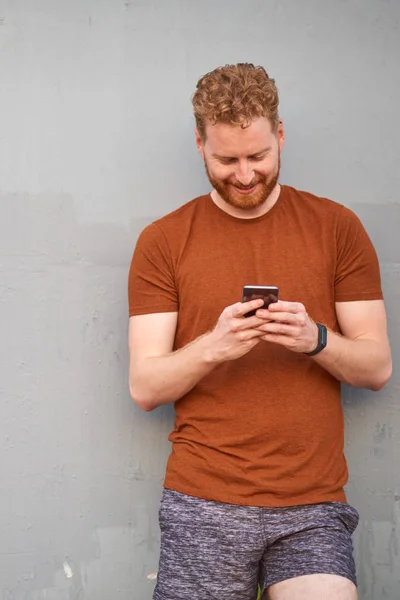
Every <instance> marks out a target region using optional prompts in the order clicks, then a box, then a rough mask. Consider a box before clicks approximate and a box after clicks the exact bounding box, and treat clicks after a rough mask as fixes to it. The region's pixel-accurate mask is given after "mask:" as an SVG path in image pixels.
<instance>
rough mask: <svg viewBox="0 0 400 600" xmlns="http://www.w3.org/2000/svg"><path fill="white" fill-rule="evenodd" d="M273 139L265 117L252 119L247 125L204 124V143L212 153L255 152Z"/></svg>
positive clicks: (225, 154) (224, 154) (259, 150)
mask: <svg viewBox="0 0 400 600" xmlns="http://www.w3.org/2000/svg"><path fill="white" fill-rule="evenodd" d="M272 139H273V132H272V128H271V124H270V122H269V121H268V119H266V118H265V117H264V118H262V120H261V118H260V119H258V120H255V121H253V122H252V123H251V124H250V125H249V126H248V127H245V128H242V127H241V126H240V125H227V124H225V123H216V124H215V125H212V124H211V123H208V124H207V126H206V145H208V147H209V149H210V150H211V152H212V153H213V154H217V155H220V156H234V155H236V154H238V152H240V154H242V153H244V154H249V155H252V154H257V153H259V152H261V151H262V150H265V149H267V148H268V147H269V146H270V145H271V143H272Z"/></svg>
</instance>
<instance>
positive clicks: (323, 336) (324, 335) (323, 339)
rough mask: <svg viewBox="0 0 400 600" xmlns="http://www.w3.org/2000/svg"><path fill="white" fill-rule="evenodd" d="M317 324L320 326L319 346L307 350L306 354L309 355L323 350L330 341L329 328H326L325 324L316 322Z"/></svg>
mask: <svg viewBox="0 0 400 600" xmlns="http://www.w3.org/2000/svg"><path fill="white" fill-rule="evenodd" d="M316 326H317V327H318V343H317V347H316V348H315V349H314V350H313V351H312V352H305V353H304V354H306V355H307V356H315V355H316V354H318V353H319V352H321V350H323V349H324V348H326V344H327V341H328V332H327V329H326V327H325V325H322V324H321V323H316Z"/></svg>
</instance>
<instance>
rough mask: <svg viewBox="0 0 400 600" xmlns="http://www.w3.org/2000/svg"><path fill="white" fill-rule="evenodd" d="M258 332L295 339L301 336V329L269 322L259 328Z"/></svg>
mask: <svg viewBox="0 0 400 600" xmlns="http://www.w3.org/2000/svg"><path fill="white" fill-rule="evenodd" d="M257 329H258V331H263V332H264V333H265V334H271V335H283V336H285V337H292V338H295V337H297V336H298V335H299V328H298V327H296V326H293V325H287V324H286V323H276V322H272V321H271V322H269V323H265V324H264V325H261V326H260V327H257Z"/></svg>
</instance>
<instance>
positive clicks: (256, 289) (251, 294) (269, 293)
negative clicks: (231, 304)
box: [242, 285, 279, 317]
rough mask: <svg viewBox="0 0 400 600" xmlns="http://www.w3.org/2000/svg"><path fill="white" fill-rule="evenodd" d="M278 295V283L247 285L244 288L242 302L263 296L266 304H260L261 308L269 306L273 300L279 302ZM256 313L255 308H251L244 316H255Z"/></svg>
mask: <svg viewBox="0 0 400 600" xmlns="http://www.w3.org/2000/svg"><path fill="white" fill-rule="evenodd" d="M278 296H279V288H277V287H276V285H245V286H244V288H243V295H242V302H250V300H257V298H262V299H263V300H264V306H260V308H268V306H269V305H270V304H272V303H273V302H278ZM257 310H258V309H257ZM255 314H256V311H255V310H249V312H247V313H246V314H245V315H244V316H245V317H253V316H254V315H255Z"/></svg>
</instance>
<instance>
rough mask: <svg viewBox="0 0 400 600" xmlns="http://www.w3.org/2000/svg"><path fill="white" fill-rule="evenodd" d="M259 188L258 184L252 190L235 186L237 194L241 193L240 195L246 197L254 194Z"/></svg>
mask: <svg viewBox="0 0 400 600" xmlns="http://www.w3.org/2000/svg"><path fill="white" fill-rule="evenodd" d="M257 186H258V183H256V184H255V185H253V186H252V187H250V188H239V187H237V186H236V185H235V186H234V188H235V190H236V191H237V192H239V194H243V195H245V196H246V195H247V194H252V193H253V192H254V191H255V190H256V188H257Z"/></svg>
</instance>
